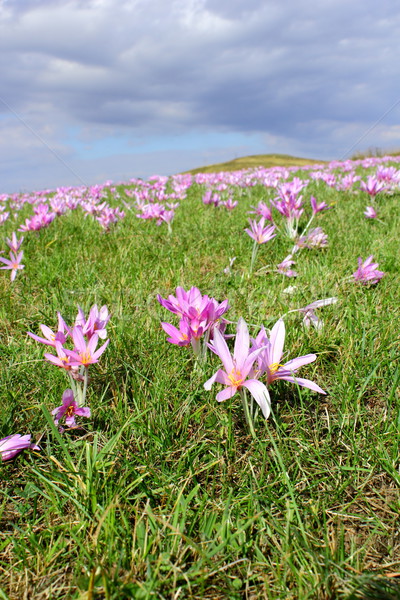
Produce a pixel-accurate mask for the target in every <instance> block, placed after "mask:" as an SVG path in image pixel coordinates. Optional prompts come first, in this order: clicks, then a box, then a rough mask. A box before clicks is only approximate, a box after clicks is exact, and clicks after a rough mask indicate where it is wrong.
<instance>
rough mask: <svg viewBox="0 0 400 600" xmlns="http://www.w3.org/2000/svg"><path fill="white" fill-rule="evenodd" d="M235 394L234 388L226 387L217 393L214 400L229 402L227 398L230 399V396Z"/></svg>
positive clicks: (235, 389)
mask: <svg viewBox="0 0 400 600" xmlns="http://www.w3.org/2000/svg"><path fill="white" fill-rule="evenodd" d="M236 392H237V388H236V387H227V388H225V389H224V390H222V391H221V392H218V394H217V395H216V396H215V398H216V399H217V400H218V402H223V401H224V400H229V398H232V396H234V395H235V394H236Z"/></svg>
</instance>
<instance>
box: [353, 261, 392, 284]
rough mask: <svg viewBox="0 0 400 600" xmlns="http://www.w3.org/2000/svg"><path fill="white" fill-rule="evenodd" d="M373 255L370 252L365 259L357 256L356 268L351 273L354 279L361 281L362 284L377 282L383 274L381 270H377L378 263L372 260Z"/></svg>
mask: <svg viewBox="0 0 400 600" xmlns="http://www.w3.org/2000/svg"><path fill="white" fill-rule="evenodd" d="M373 260H374V257H373V256H372V254H371V255H370V256H368V258H367V259H366V260H364V262H363V259H362V258H361V256H360V257H359V258H358V269H357V271H355V273H353V277H354V279H355V280H356V281H359V282H360V283H363V284H364V285H369V284H374V283H378V281H379V280H380V279H382V277H383V276H384V275H385V273H383V271H378V267H379V265H378V263H374V262H372V261H373Z"/></svg>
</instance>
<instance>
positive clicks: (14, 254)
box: [0, 232, 25, 281]
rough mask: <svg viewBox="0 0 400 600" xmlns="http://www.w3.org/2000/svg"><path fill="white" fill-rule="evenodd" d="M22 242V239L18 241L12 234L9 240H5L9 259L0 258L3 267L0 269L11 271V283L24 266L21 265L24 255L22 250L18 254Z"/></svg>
mask: <svg viewBox="0 0 400 600" xmlns="http://www.w3.org/2000/svg"><path fill="white" fill-rule="evenodd" d="M23 241H24V238H23V237H21V238H20V239H18V238H17V236H16V234H15V232H13V234H12V236H11V239H8V238H6V244H7V246H8V247H9V249H10V252H9V256H10V258H4V257H2V256H0V261H1V262H2V263H3V264H4V265H5V266H4V267H0V269H8V270H11V281H14V279H15V278H16V276H17V272H18V271H19V270H21V269H23V268H24V267H25V265H23V264H21V261H22V257H23V255H24V253H23V251H22V250H21V252H18V250H19V249H20V247H21V244H22V242H23Z"/></svg>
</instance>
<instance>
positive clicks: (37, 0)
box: [0, 0, 400, 193]
mask: <svg viewBox="0 0 400 600" xmlns="http://www.w3.org/2000/svg"><path fill="white" fill-rule="evenodd" d="M399 40H400V7H399V5H398V3H397V2H396V1H395V0H380V1H379V2H376V0H0V127H1V130H0V131H1V135H0V161H1V162H0V193H3V192H16V191H26V190H38V189H44V188H53V187H57V186H62V185H80V184H82V183H85V184H87V185H89V184H93V183H102V182H104V181H106V180H108V179H111V180H113V181H115V182H118V181H127V180H128V179H130V178H132V177H144V178H145V177H148V176H150V175H153V174H171V173H176V172H180V171H184V170H187V169H190V168H193V167H197V166H202V165H204V164H209V163H213V162H219V161H224V160H230V159H232V158H235V157H238V156H243V155H246V154H261V153H288V154H293V155H297V156H304V157H309V158H319V159H334V158H335V159H339V158H347V157H348V156H349V155H351V154H353V153H354V152H355V150H357V149H366V148H368V147H379V148H383V149H385V150H386V149H388V150H390V149H395V148H400V85H399V82H400V41H399Z"/></svg>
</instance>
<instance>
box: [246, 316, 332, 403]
mask: <svg viewBox="0 0 400 600" xmlns="http://www.w3.org/2000/svg"><path fill="white" fill-rule="evenodd" d="M284 344H285V323H284V322H283V319H279V320H278V321H277V322H276V323H275V325H274V326H273V328H272V329H271V334H270V338H269V339H268V337H267V334H266V332H265V329H264V327H262V329H261V331H260V333H259V334H258V336H257V338H256V339H255V343H254V346H253V350H255V349H257V348H261V351H260V353H259V355H258V358H257V362H258V368H259V370H260V373H261V374H263V373H265V374H266V376H267V385H268V386H269V385H271V383H273V382H274V381H276V380H277V379H284V380H285V381H291V382H292V383H297V384H298V385H300V386H302V387H307V388H309V389H310V390H313V391H315V392H319V393H320V394H326V392H324V390H322V389H321V388H320V387H319V385H317V384H316V383H314V382H313V381H310V380H309V379H302V378H300V377H297V376H296V371H297V370H298V369H300V367H302V366H304V365H307V364H309V363H311V362H314V360H316V358H317V357H316V355H315V354H306V355H305V356H299V357H297V358H293V359H292V360H289V361H288V362H286V363H284V364H281V360H282V356H283V346H284Z"/></svg>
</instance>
